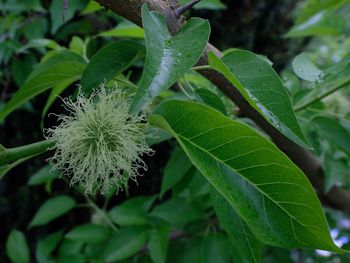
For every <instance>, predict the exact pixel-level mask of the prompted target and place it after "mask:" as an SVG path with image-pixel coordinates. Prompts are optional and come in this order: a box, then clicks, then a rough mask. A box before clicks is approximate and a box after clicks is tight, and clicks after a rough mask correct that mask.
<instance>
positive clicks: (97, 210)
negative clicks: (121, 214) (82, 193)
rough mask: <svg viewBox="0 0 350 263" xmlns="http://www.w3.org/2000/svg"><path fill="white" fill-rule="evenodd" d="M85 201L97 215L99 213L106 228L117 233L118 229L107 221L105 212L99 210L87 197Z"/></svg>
mask: <svg viewBox="0 0 350 263" xmlns="http://www.w3.org/2000/svg"><path fill="white" fill-rule="evenodd" d="M86 200H87V202H88V204H89V205H90V206H91V207H92V208H93V209H95V210H96V212H97V213H99V214H100V215H101V216H102V217H103V219H104V221H105V222H106V224H107V225H108V226H110V227H111V228H112V229H113V230H114V231H115V232H118V228H117V227H116V226H115V225H114V224H113V223H112V221H111V220H110V219H109V217H108V215H107V214H106V211H104V210H102V209H101V208H99V207H98V206H97V205H96V204H95V203H94V202H93V201H92V200H91V199H90V198H89V197H87V196H86Z"/></svg>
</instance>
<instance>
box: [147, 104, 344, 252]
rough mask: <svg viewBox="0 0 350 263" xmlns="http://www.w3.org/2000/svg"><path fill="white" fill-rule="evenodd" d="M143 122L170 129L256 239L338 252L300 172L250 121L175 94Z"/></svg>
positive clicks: (320, 209) (317, 205)
mask: <svg viewBox="0 0 350 263" xmlns="http://www.w3.org/2000/svg"><path fill="white" fill-rule="evenodd" d="M149 122H150V123H151V124H152V125H155V126H157V127H159V128H163V129H165V130H167V131H169V132H171V133H172V134H173V135H174V137H175V138H176V139H177V141H178V142H179V144H180V145H181V147H182V148H183V149H184V151H185V152H186V153H187V155H188V157H189V158H190V160H191V161H192V163H193V164H194V165H195V166H196V167H197V169H198V170H199V171H200V172H201V173H202V174H203V175H204V176H205V177H206V179H207V180H208V181H209V182H210V183H211V184H212V185H213V186H214V187H215V189H216V190H217V191H218V192H220V194H221V195H223V196H224V197H225V198H226V200H227V201H228V202H229V203H230V204H231V205H232V207H233V208H234V209H235V210H236V211H237V213H238V214H239V215H240V216H241V217H242V219H243V220H244V221H245V222H246V223H247V224H248V225H249V227H250V228H251V230H252V232H253V233H254V235H256V236H257V237H258V238H259V239H260V240H261V241H263V242H264V243H266V244H269V245H273V246H280V247H286V248H300V247H310V248H318V249H323V250H330V251H335V252H342V250H341V249H340V248H338V247H336V246H335V244H334V243H333V241H332V238H331V236H330V234H329V230H328V226H327V221H326V219H325V216H324V214H323V211H322V207H321V204H320V201H319V200H318V198H317V196H316V194H315V192H314V190H313V188H312V185H311V184H310V182H309V181H308V180H307V178H306V177H305V175H304V174H303V173H302V171H301V170H300V169H299V168H298V167H297V166H296V165H295V164H293V163H292V161H290V160H289V159H288V158H287V157H286V156H285V155H284V154H283V153H282V152H280V151H279V149H278V148H277V147H276V146H275V145H274V144H273V143H271V142H270V141H269V140H268V139H266V138H265V137H263V136H261V135H260V134H259V133H258V132H256V131H255V130H253V129H252V128H251V127H249V126H248V125H246V124H243V123H240V122H237V121H235V120H232V119H230V118H228V117H226V116H224V115H223V114H221V113H220V112H218V111H216V110H214V109H212V108H209V107H207V106H204V105H202V104H198V103H194V102H188V101H176V100H174V101H166V102H164V103H163V104H161V105H160V106H159V107H158V108H157V109H156V110H155V112H154V115H151V116H150V117H149Z"/></svg>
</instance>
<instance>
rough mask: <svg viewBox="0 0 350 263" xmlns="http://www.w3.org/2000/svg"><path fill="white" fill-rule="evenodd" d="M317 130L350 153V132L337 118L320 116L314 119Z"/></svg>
mask: <svg viewBox="0 0 350 263" xmlns="http://www.w3.org/2000/svg"><path fill="white" fill-rule="evenodd" d="M312 123H313V124H314V125H315V126H316V128H317V132H318V133H319V134H321V135H322V136H323V137H325V138H326V139H327V140H329V141H330V142H332V143H333V144H335V145H337V146H338V147H339V148H340V149H342V150H343V151H345V152H346V153H348V154H349V155H350V133H349V131H348V130H347V129H345V128H344V127H343V126H342V125H341V124H340V123H339V122H338V121H336V120H335V119H332V118H329V117H325V116H318V117H315V118H313V119H312Z"/></svg>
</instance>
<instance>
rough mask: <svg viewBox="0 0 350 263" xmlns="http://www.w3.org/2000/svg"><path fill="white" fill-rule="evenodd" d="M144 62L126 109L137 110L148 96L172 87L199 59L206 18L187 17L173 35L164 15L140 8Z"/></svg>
mask: <svg viewBox="0 0 350 263" xmlns="http://www.w3.org/2000/svg"><path fill="white" fill-rule="evenodd" d="M142 23H143V28H144V30H145V41H146V50H147V56H146V62H145V66H144V71H143V75H142V78H141V81H140V84H139V88H138V90H137V93H136V95H135V97H134V100H133V102H132V104H131V107H130V111H131V112H133V113H137V112H138V111H140V110H141V109H142V108H143V106H145V104H147V103H148V102H149V101H150V100H151V99H152V98H154V97H156V96H158V95H159V94H160V93H161V92H162V91H164V90H166V89H168V88H169V87H170V86H172V85H173V84H174V83H175V82H176V81H177V80H178V79H179V78H180V77H181V76H182V75H183V74H185V73H186V71H188V70H189V69H190V68H191V67H192V66H193V65H194V64H195V63H196V62H197V61H198V59H199V57H200V56H201V54H202V52H203V50H204V48H205V47H206V45H207V42H208V39H209V33H210V26H209V23H208V21H205V20H203V19H200V18H191V19H190V20H189V21H188V22H187V23H186V24H185V25H184V26H183V27H182V28H181V29H180V30H179V32H178V33H177V34H176V35H175V36H171V34H170V33H169V31H168V27H167V23H166V21H165V18H164V17H163V16H161V15H160V14H159V13H156V12H149V11H148V8H147V5H143V7H142Z"/></svg>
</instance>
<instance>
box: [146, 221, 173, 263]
mask: <svg viewBox="0 0 350 263" xmlns="http://www.w3.org/2000/svg"><path fill="white" fill-rule="evenodd" d="M168 235H169V228H168V227H167V226H165V225H161V226H159V227H157V228H155V229H153V230H152V232H151V237H150V240H149V242H148V248H149V251H150V256H151V259H152V260H153V262H154V263H165V262H166V258H167V254H168V246H169V239H168Z"/></svg>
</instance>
